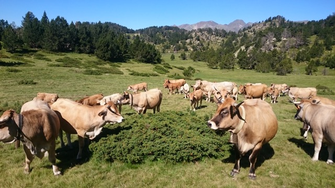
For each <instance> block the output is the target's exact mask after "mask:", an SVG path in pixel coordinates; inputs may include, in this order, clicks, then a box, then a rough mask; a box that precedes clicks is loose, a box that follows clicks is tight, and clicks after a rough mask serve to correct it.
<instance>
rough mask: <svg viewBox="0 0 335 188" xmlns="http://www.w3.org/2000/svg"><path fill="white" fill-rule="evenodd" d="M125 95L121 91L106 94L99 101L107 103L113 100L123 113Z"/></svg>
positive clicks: (101, 103) (102, 103)
mask: <svg viewBox="0 0 335 188" xmlns="http://www.w3.org/2000/svg"><path fill="white" fill-rule="evenodd" d="M122 100H123V95H122V94H120V93H114V94H112V95H108V96H105V97H104V98H102V99H101V100H100V101H99V103H100V105H105V104H107V103H108V102H109V101H112V102H113V103H114V104H115V105H116V106H117V107H119V112H120V113H121V107H122Z"/></svg>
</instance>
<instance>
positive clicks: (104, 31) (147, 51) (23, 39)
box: [0, 12, 161, 63]
mask: <svg viewBox="0 0 335 188" xmlns="http://www.w3.org/2000/svg"><path fill="white" fill-rule="evenodd" d="M0 40H1V41H2V44H3V47H4V48H5V49H6V50H7V51H9V52H15V51H16V50H20V49H27V48H33V49H43V50H47V51H51V52H76V53H85V54H95V55H96V56H97V57H98V58H100V59H102V60H106V61H111V62H120V61H121V62H125V61H127V60H129V59H135V60H138V61H141V62H145V63H160V62H161V54H160V52H159V51H158V50H157V49H156V48H155V46H154V45H152V44H150V43H147V42H145V41H144V40H143V39H140V38H139V36H138V35H135V32H134V30H131V29H128V28H126V27H123V26H120V25H118V24H115V23H110V22H105V23H101V22H98V23H89V22H83V23H81V22H76V23H73V22H71V23H70V24H68V22H67V21H66V19H65V18H63V17H60V16H57V17H56V18H55V19H51V20H49V19H48V17H47V14H46V12H44V13H43V16H42V18H41V20H39V19H38V18H36V17H35V15H34V14H33V13H32V12H27V14H26V15H25V17H24V18H23V21H22V27H19V28H16V27H15V26H13V25H10V24H8V21H5V20H0Z"/></svg>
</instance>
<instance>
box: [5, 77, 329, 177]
mask: <svg viewBox="0 0 335 188" xmlns="http://www.w3.org/2000/svg"><path fill="white" fill-rule="evenodd" d="M163 86H164V88H166V89H168V93H169V94H170V95H171V94H174V93H177V92H178V93H183V94H184V98H188V99H189V100H190V109H191V110H194V111H195V110H196V109H197V108H198V107H199V103H200V106H201V105H202V100H203V99H205V100H206V101H213V102H215V103H216V104H217V110H216V112H215V114H214V115H213V117H212V118H211V119H210V120H208V122H207V126H208V127H210V128H211V129H214V130H217V129H219V130H224V131H228V132H230V139H229V141H230V142H231V143H233V144H234V146H235V149H236V152H237V153H236V162H235V165H234V168H233V170H232V172H231V175H232V176H234V175H236V174H238V173H239V171H240V159H241V157H242V156H243V155H244V154H246V153H247V152H249V151H251V154H250V157H249V162H250V170H249V177H250V178H252V179H254V178H255V177H256V174H255V164H256V161H257V155H258V153H259V151H260V150H261V148H262V146H263V145H264V144H266V143H267V142H269V141H270V140H271V139H272V138H274V137H275V135H276V133H277V130H278V121H277V117H276V115H275V113H274V112H273V110H272V107H271V105H270V103H268V102H266V100H265V99H266V97H270V99H271V103H277V101H278V100H277V99H278V97H280V96H281V95H288V96H289V98H290V101H291V102H292V103H294V104H295V106H296V108H297V113H296V115H295V119H297V120H300V121H302V122H303V130H304V131H305V132H303V133H304V136H305V137H307V132H308V131H311V132H312V137H313V140H314V144H315V148H314V150H315V151H314V152H315V153H314V156H313V158H312V160H318V158H319V152H320V149H321V146H322V142H323V141H326V142H327V144H328V154H329V156H328V160H327V163H328V164H332V163H333V153H334V150H335V116H334V114H335V101H333V100H330V99H327V98H324V97H320V96H317V90H316V88H312V87H310V88H298V87H288V85H287V84H271V85H270V86H267V85H266V84H262V83H246V84H243V85H240V86H239V87H238V86H237V84H235V83H234V82H209V81H204V80H197V81H196V82H195V84H194V85H192V86H190V85H189V84H188V83H186V81H185V80H184V79H179V80H169V79H167V80H165V82H164V84H163ZM190 88H193V91H191V90H190ZM211 95H213V97H211ZM238 95H244V100H243V101H242V102H240V103H239V104H237V100H238ZM162 99H163V93H162V91H161V90H160V89H157V88H155V89H150V90H149V89H148V85H147V83H145V82H143V83H139V84H134V85H130V86H129V87H128V89H127V91H125V92H123V93H122V94H120V93H116V94H112V95H109V96H104V95H103V94H95V95H92V96H87V97H85V98H83V99H80V100H77V101H73V100H70V99H65V98H59V97H58V95H57V94H52V93H38V94H37V96H36V97H35V98H34V99H33V100H31V101H28V102H26V103H25V104H23V105H22V107H21V112H20V113H17V112H15V111H14V110H12V109H10V110H7V111H5V112H4V113H3V114H2V116H1V117H0V141H2V142H4V143H13V142H15V141H16V142H17V143H20V141H21V142H22V143H23V148H24V152H25V156H26V157H25V168H24V171H25V173H29V172H30V163H31V162H32V160H33V158H34V156H37V157H38V158H43V157H44V153H45V152H48V158H49V161H50V162H51V163H52V169H53V173H54V175H59V174H61V172H60V170H59V169H58V167H57V166H56V157H55V147H56V144H55V140H56V138H57V136H59V137H60V142H61V147H64V146H65V144H64V141H63V135H62V133H63V131H64V132H65V133H66V134H67V141H68V145H69V146H70V147H71V139H70V134H77V135H78V143H79V151H78V154H77V159H80V158H81V157H82V150H83V147H84V139H85V138H89V139H94V138H95V137H96V136H97V135H99V134H100V132H101V130H102V128H103V126H104V125H105V124H107V123H110V124H113V123H121V122H122V121H123V117H122V115H121V110H122V105H125V104H129V105H130V106H131V107H132V108H133V109H134V110H136V112H137V113H138V114H142V113H143V114H144V113H146V110H147V109H153V113H155V112H156V111H157V112H159V111H160V105H161V103H162ZM298 100H300V101H298Z"/></svg>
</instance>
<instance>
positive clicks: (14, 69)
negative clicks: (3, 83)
mask: <svg viewBox="0 0 335 188" xmlns="http://www.w3.org/2000/svg"><path fill="white" fill-rule="evenodd" d="M6 71H7V72H21V70H19V69H16V68H7V69H6Z"/></svg>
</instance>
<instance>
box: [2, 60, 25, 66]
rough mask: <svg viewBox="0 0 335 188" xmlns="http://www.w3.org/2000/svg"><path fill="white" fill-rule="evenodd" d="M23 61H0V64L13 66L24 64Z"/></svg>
mask: <svg viewBox="0 0 335 188" xmlns="http://www.w3.org/2000/svg"><path fill="white" fill-rule="evenodd" d="M24 64H25V63H22V62H4V61H0V66H3V67H14V66H20V65H24Z"/></svg>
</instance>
